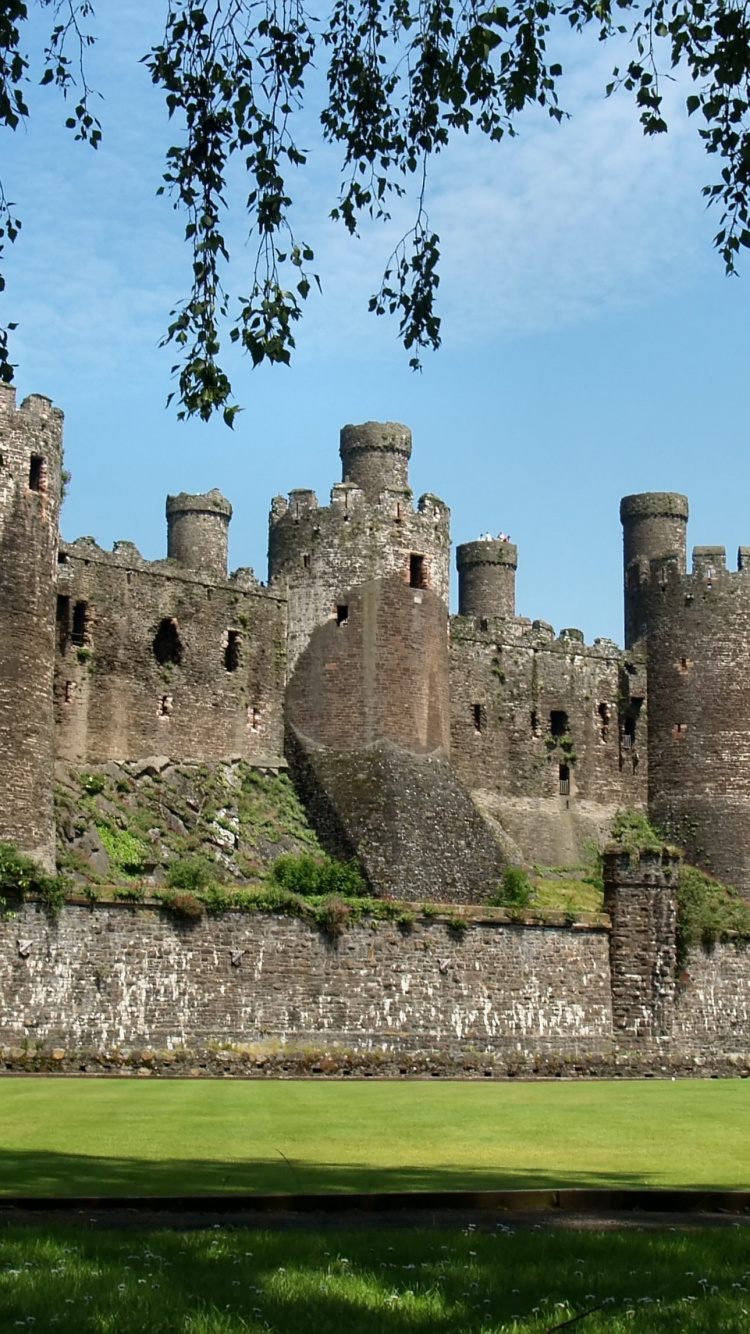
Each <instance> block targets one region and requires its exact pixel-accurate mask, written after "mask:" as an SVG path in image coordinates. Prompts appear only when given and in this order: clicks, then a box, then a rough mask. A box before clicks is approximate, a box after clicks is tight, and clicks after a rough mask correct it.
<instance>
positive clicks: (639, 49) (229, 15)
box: [0, 0, 750, 425]
mask: <svg viewBox="0 0 750 1334" xmlns="http://www.w3.org/2000/svg"><path fill="white" fill-rule="evenodd" d="M29 3H31V4H33V3H36V4H37V5H38V6H41V7H42V8H46V9H49V10H50V14H51V30H50V38H49V41H48V43H47V46H46V49H45V50H44V53H43V63H42V76H41V82H42V83H43V84H53V85H55V86H56V87H57V88H58V89H59V91H60V92H61V93H62V95H63V97H64V99H65V102H66V111H67V113H68V114H67V115H66V120H65V123H66V125H67V126H68V127H69V128H70V129H71V130H72V131H73V133H74V134H75V136H76V138H78V139H80V140H83V141H85V142H87V143H89V144H90V145H91V146H92V147H94V148H96V147H97V144H98V143H99V140H100V137H101V126H100V124H99V121H98V120H97V119H96V118H95V117H94V115H93V113H92V110H91V107H92V92H91V89H90V88H89V87H88V85H87V83H86V76H85V70H84V63H83V56H84V54H85V50H86V47H87V46H89V45H90V44H91V42H92V41H93V36H92V34H91V33H90V32H89V31H88V24H89V21H90V20H92V19H93V17H94V15H93V9H92V5H91V3H90V0H28V3H27V0H5V3H4V4H3V5H2V6H0V125H5V126H6V127H7V128H8V129H11V130H14V129H16V128H17V127H18V126H19V125H20V124H21V122H22V121H23V120H24V119H25V118H26V117H27V116H28V107H27V104H26V100H25V88H26V84H27V81H28V79H29V77H30V74H29V58H28V56H27V54H26V52H25V48H24V45H23V35H24V23H25V22H26V20H27V19H28V10H29ZM567 29H572V30H573V31H575V32H577V33H584V31H590V32H591V33H592V34H593V35H594V36H596V38H598V39H599V40H600V41H606V40H607V39H608V38H611V37H613V36H615V34H618V33H619V34H625V35H626V36H628V37H629V38H630V59H629V60H628V62H627V65H626V66H625V67H624V68H619V67H618V68H615V69H614V71H613V75H612V81H611V83H610V84H609V86H608V88H607V92H608V93H612V92H614V91H615V90H616V89H618V88H624V89H626V90H627V91H628V92H630V93H631V94H632V95H633V97H634V100H635V104H636V107H637V111H638V114H639V116H640V121H641V123H642V126H643V130H644V133H645V134H648V135H654V134H662V133H664V132H665V131H666V130H667V123H666V120H665V116H664V105H663V93H662V84H661V80H662V79H663V78H664V77H665V76H669V74H670V72H672V71H676V70H677V69H678V68H681V69H682V70H684V71H686V72H687V75H688V76H689V79H690V87H691V91H690V95H689V96H688V98H687V107H686V109H687V112H688V114H689V115H697V116H698V117H699V131H698V132H699V134H700V136H701V138H702V139H703V142H704V145H705V148H706V151H707V152H708V153H710V154H714V155H716V156H717V158H718V161H719V167H718V173H717V177H716V179H715V180H714V181H713V183H710V184H708V185H707V186H706V187H705V189H704V194H705V195H706V197H707V199H708V201H709V202H711V203H714V202H715V203H717V204H718V205H719V211H720V217H719V228H718V231H717V234H716V237H715V244H716V246H717V248H718V250H719V252H720V254H721V256H722V259H723V261H724V264H725V267H726V269H727V271H728V272H730V273H732V272H734V270H735V267H736V262H737V257H738V254H739V251H740V250H741V249H742V248H743V247H747V246H750V202H749V200H750V119H749V116H748V112H749V110H750V83H749V81H750V11H749V10H748V7H747V6H746V5H745V4H744V3H740V2H739V0H509V3H507V4H505V3H501V4H496V3H493V0H329V8H328V12H327V13H326V14H324V15H323V16H322V17H321V18H320V19H319V18H316V17H313V15H312V13H311V12H310V11H309V10H308V9H306V8H305V6H304V4H303V3H302V0H166V19H165V29H164V36H163V39H162V41H161V42H160V43H159V44H158V45H157V46H156V47H154V48H153V49H152V50H151V51H150V52H148V53H147V54H146V55H145V56H144V60H145V63H146V65H147V68H148V70H149V73H150V76H151V79H152V81H153V83H154V84H155V85H156V86H157V87H158V88H160V89H161V90H162V92H163V94H164V96H165V99H166V104H167V107H168V110H169V113H170V116H171V117H172V118H173V119H174V121H175V124H176V126H177V127H178V137H177V142H176V143H175V144H174V145H172V146H170V147H169V148H168V149H167V152H166V169H165V173H164V180H163V183H162V185H161V187H160V188H161V190H162V191H163V192H166V193H168V194H169V195H171V196H172V198H173V200H174V203H175V207H176V208H178V209H181V210H182V211H183V212H184V215H185V217H186V225H185V235H186V240H187V242H188V244H189V246H190V249H191V256H192V285H191V290H190V293H189V294H188V295H187V297H186V298H185V300H184V301H183V302H181V303H180V305H179V306H178V307H177V308H176V309H175V310H173V311H172V313H171V316H170V322H169V325H168V328H167V332H166V334H165V339H164V341H165V342H166V343H171V344H174V345H175V347H176V349H177V351H178V360H177V363H176V365H175V366H174V368H173V369H174V372H175V374H176V375H177V377H178V391H177V395H178V402H179V414H178V415H180V416H181V417H184V416H194V415H197V416H199V417H202V418H203V419H204V420H208V418H210V416H211V415H212V413H214V412H215V411H221V412H222V413H223V416H224V419H225V421H226V422H227V423H228V424H229V425H231V424H232V421H233V419H234V415H235V413H236V411H237V410H238V409H237V406H236V405H235V404H233V403H232V401H231V400H232V388H231V385H230V383H229V380H228V378H227V375H226V372H225V371H224V370H223V369H222V366H221V362H220V352H221V342H222V338H223V337H228V338H229V339H230V340H231V341H232V342H234V343H237V344H239V345H240V346H241V347H242V348H243V349H244V350H245V351H246V352H247V353H248V354H249V355H250V358H251V360H252V362H253V364H254V365H258V364H259V363H260V362H262V361H270V362H283V363H288V362H289V359H290V355H291V352H292V349H293V348H294V345H295V340H294V329H295V325H296V324H297V322H298V321H299V319H300V317H301V314H302V309H303V303H304V301H305V299H306V298H307V296H308V293H309V292H310V290H311V288H312V286H313V284H315V283H316V282H317V278H316V276H315V274H314V272H313V270H312V269H311V267H310V266H311V265H312V264H313V263H314V255H313V252H312V249H311V248H310V246H309V245H308V244H306V243H305V242H304V241H302V240H300V239H298V238H297V236H296V235H295V233H294V231H293V229H292V225H291V210H292V198H293V196H292V189H291V185H290V183H289V182H290V177H291V176H292V175H293V174H294V172H295V171H297V170H298V169H300V168H302V167H304V165H305V163H306V160H307V154H306V152H305V151H304V150H303V149H302V148H301V147H300V146H299V144H298V142H297V140H296V139H295V136H294V126H295V124H297V123H299V113H300V112H301V111H302V110H303V108H304V106H305V102H306V97H309V96H310V93H309V89H308V87H307V84H306V81H307V82H308V83H309V80H310V75H311V71H312V66H313V61H314V59H317V61H318V63H319V64H321V65H323V64H324V65H325V69H326V76H327V92H326V100H325V103H324V105H323V107H322V110H321V111H320V126H321V133H322V136H323V138H324V139H325V140H327V141H328V142H330V143H332V144H335V145H338V147H339V148H340V150H341V155H342V184H341V190H340V194H339V197H338V199H337V200H336V201H335V203H334V206H333V208H332V212H331V216H332V217H333V218H334V219H337V220H339V221H341V222H342V223H343V225H344V227H345V228H346V229H347V231H349V232H350V233H352V234H356V232H357V229H358V227H359V224H360V221H361V219H362V218H364V217H371V218H380V219H385V218H388V216H389V208H390V207H391V205H392V201H393V200H394V199H398V198H400V197H401V196H404V195H406V194H408V193H409V192H410V191H411V192H412V193H413V195H414V200H415V204H414V223H413V226H412V227H411V229H410V230H409V231H408V232H407V233H406V234H405V235H404V236H403V237H402V239H401V240H400V242H399V243H398V245H397V246H396V248H395V250H394V252H393V254H392V255H391V258H390V260H389V261H388V264H387V266H386V270H385V273H384V275H383V278H382V282H381V284H380V287H379V289H378V291H377V292H376V293H375V294H374V295H373V296H372V297H371V299H370V309H371V310H372V311H374V312H375V313H377V314H383V313H386V312H387V313H390V314H393V315H395V316H396V317H397V319H398V323H399V333H400V337H401V339H402V341H403V343H404V346H405V347H406V348H407V349H408V351H409V352H410V354H411V365H412V366H414V367H415V368H416V367H418V366H419V364H420V355H421V352H422V350H423V349H424V348H430V347H431V348H437V347H438V346H439V344H440V319H439V316H438V314H437V308H436V297H437V290H438V285H439V258H440V238H439V237H438V235H437V234H436V233H435V231H434V230H433V228H432V227H431V225H430V221H429V215H428V212H427V204H426V184H427V167H428V163H429V161H430V159H431V158H432V157H433V156H434V155H435V154H437V153H439V152H440V151H441V150H442V149H444V148H445V147H446V145H447V144H448V142H449V140H450V139H451V137H452V136H454V135H456V134H457V133H466V132H468V131H469V130H470V129H471V128H472V127H475V128H476V129H477V130H478V131H480V132H481V133H483V134H485V135H486V136H487V137H488V138H489V139H491V140H494V141H498V140H500V139H502V138H503V137H504V136H505V135H512V134H514V133H515V127H516V121H517V118H518V116H519V115H520V113H521V112H523V111H524V109H525V108H527V107H529V106H541V107H543V108H545V109H546V110H547V112H548V114H549V115H550V116H552V117H553V118H554V119H556V120H558V121H559V120H561V119H562V118H563V115H564V111H563V109H562V106H561V103H560V100H559V95H558V89H559V84H560V79H561V76H562V72H563V71H562V65H561V63H560V61H559V60H558V59H555V58H554V56H552V57H551V56H550V54H548V48H550V49H552V51H553V52H554V47H555V43H558V44H559V42H560V39H561V37H562V35H563V33H564V32H565V30H567ZM295 117H296V118H297V119H296V120H295ZM235 158H237V159H239V160H240V161H241V163H242V165H243V166H244V169H245V173H246V180H247V194H246V197H245V200H244V206H245V209H246V211H247V217H248V222H249V227H250V232H251V234H252V235H254V236H255V237H256V240H257V254H256V262H255V269H254V275H253V279H252V283H251V286H250V290H249V292H248V293H247V294H246V295H242V294H239V295H237V296H235V297H233V296H232V295H231V294H230V292H229V291H228V290H227V288H226V286H225V280H224V275H225V273H226V271H227V265H228V262H229V252H228V247H227V240H226V236H225V219H226V214H227V208H228V205H229V198H228V184H227V182H228V169H229V167H230V162H231V160H232V159H235ZM19 228H20V222H19V220H18V218H17V217H16V216H15V212H14V208H13V205H12V204H11V203H10V202H9V201H8V200H7V199H6V197H5V195H4V194H2V191H1V189H0V255H1V254H2V248H3V245H4V243H5V242H6V241H13V240H15V238H16V236H17V234H18V230H19ZM1 283H2V280H1V279H0V284H1ZM0 290H2V287H1V286H0ZM12 327H13V326H12V325H11V324H9V325H8V326H7V328H6V329H5V330H2V331H0V378H1V379H3V380H5V381H9V380H10V379H11V378H12V366H11V363H10V360H9V352H8V334H7V331H8V329H11V328H12Z"/></svg>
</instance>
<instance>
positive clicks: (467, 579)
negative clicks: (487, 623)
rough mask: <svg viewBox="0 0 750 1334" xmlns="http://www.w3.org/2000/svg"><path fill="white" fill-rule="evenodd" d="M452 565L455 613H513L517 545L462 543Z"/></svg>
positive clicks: (505, 614)
mask: <svg viewBox="0 0 750 1334" xmlns="http://www.w3.org/2000/svg"><path fill="white" fill-rule="evenodd" d="M456 565H457V567H458V614H459V616H474V617H477V616H478V617H490V616H499V617H503V618H506V619H509V618H511V617H513V616H515V614H516V568H517V566H518V548H517V547H516V546H515V544H514V543H513V542H505V541H500V540H499V539H497V540H494V541H491V540H480V541H478V542H464V543H462V545H461V546H459V547H457V548H456Z"/></svg>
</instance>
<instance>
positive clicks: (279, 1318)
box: [0, 1224, 750, 1334]
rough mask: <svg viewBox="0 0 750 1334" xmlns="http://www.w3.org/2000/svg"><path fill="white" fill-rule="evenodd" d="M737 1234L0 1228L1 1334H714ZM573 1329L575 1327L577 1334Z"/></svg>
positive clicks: (736, 1283)
mask: <svg viewBox="0 0 750 1334" xmlns="http://www.w3.org/2000/svg"><path fill="white" fill-rule="evenodd" d="M748 1237H749V1234H748V1232H747V1231H746V1230H744V1229H742V1230H740V1229H737V1230H732V1229H727V1230H723V1229H722V1230H716V1231H710V1230H708V1229H704V1230H701V1231H696V1232H687V1233H679V1232H674V1231H673V1232H668V1231H665V1232H661V1233H640V1234H639V1233H638V1232H623V1231H619V1232H609V1233H603V1232H599V1233H596V1232H594V1233H589V1232H577V1233H573V1232H563V1231H552V1232H546V1231H543V1230H541V1229H539V1230H536V1231H533V1230H532V1231H529V1232H526V1231H524V1232H518V1233H513V1231H512V1230H511V1229H509V1228H508V1227H507V1226H505V1225H502V1224H498V1226H497V1228H496V1229H495V1230H494V1231H493V1232H490V1233H478V1232H474V1231H472V1230H471V1229H465V1230H463V1231H458V1230H450V1231H444V1232H441V1231H419V1230H416V1229H415V1230H413V1231H406V1230H404V1229H399V1230H391V1231H388V1230H385V1229H373V1230H372V1231H370V1230H368V1231H363V1232H348V1233H347V1232H338V1231H322V1232H312V1231H310V1232H276V1233H268V1232H260V1231H254V1230H253V1231H251V1230H249V1229H243V1228H239V1229H236V1230H224V1229H221V1230H217V1231H210V1232H209V1231H196V1232H180V1231H164V1232H151V1233H126V1232H118V1231H111V1232H109V1231H101V1230H94V1229H90V1230H85V1229H83V1228H69V1229H64V1228H60V1227H58V1228H45V1229H42V1228H37V1227H27V1228H12V1229H7V1230H3V1231H0V1318H2V1322H3V1323H2V1328H3V1330H6V1329H8V1330H10V1329H14V1328H16V1327H23V1328H26V1329H27V1330H32V1329H33V1330H34V1331H37V1332H38V1331H42V1330H45V1331H46V1330H54V1331H55V1332H56V1334H88V1331H95V1332H96V1334H142V1331H144V1330H145V1331H148V1334H167V1331H170V1332H171V1331H174V1332H175V1334H176V1332H177V1331H181V1332H182V1334H235V1331H236V1334H240V1331H252V1334H271V1332H272V1334H323V1332H324V1331H325V1332H326V1334H327V1332H329V1331H330V1334H349V1331H356V1334H415V1331H424V1334H500V1331H508V1332H510V1331H514V1334H521V1332H522V1331H528V1334H532V1331H533V1334H545V1332H546V1331H549V1330H551V1329H557V1328H559V1327H560V1326H562V1325H563V1324H564V1323H565V1322H567V1321H571V1320H573V1319H574V1318H575V1317H576V1316H580V1315H584V1313H585V1312H586V1311H590V1310H591V1308H592V1307H596V1306H598V1305H599V1304H600V1303H606V1304H605V1305H604V1306H603V1309H601V1310H599V1311H594V1312H593V1313H592V1314H590V1315H586V1316H584V1319H583V1320H582V1321H581V1323H580V1328H581V1330H582V1331H583V1330H585V1331H586V1334H605V1331H606V1334H626V1332H627V1334H634V1331H635V1332H637V1334H652V1332H653V1334H657V1331H658V1332H659V1334H668V1332H669V1331H672V1332H675V1331H680V1334H683V1332H684V1331H688V1334H708V1332H709V1331H710V1334H726V1332H727V1331H733V1332H734V1331H737V1332H738V1334H739V1331H743V1332H744V1331H747V1329H748V1327H749V1326H750V1293H749V1292H748V1284H750V1253H749V1248H748ZM577 1327H578V1326H577Z"/></svg>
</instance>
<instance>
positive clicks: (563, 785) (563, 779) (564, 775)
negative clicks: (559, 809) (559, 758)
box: [559, 764, 570, 797]
mask: <svg viewBox="0 0 750 1334" xmlns="http://www.w3.org/2000/svg"><path fill="white" fill-rule="evenodd" d="M559 783H560V796H561V797H569V796H570V765H568V764H561V765H560V769H559Z"/></svg>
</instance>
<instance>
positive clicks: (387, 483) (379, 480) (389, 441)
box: [339, 422, 411, 500]
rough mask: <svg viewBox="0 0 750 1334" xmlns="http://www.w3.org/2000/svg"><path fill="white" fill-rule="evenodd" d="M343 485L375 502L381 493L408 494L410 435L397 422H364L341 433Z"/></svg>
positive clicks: (340, 451) (346, 427)
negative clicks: (353, 488)
mask: <svg viewBox="0 0 750 1334" xmlns="http://www.w3.org/2000/svg"><path fill="white" fill-rule="evenodd" d="M339 453H340V454H341V467H342V473H341V477H342V481H344V482H351V483H352V484H353V485H354V486H358V487H360V488H361V490H362V491H364V493H365V495H366V496H367V497H368V499H372V500H374V499H376V497H377V496H378V495H379V494H380V492H381V491H408V489H409V459H410V457H411V431H410V430H409V428H408V426H401V425H400V424H399V423H398V422H365V423H364V425H362V426H344V427H343V429H342V431H341V444H340V446H339Z"/></svg>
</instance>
